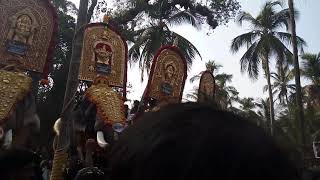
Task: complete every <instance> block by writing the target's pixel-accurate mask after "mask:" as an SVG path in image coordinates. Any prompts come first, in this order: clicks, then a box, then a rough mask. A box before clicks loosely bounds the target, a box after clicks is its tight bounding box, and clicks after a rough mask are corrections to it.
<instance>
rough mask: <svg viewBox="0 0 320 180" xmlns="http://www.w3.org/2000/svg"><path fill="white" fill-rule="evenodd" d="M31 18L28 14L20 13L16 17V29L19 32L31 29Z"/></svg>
mask: <svg viewBox="0 0 320 180" xmlns="http://www.w3.org/2000/svg"><path fill="white" fill-rule="evenodd" d="M31 25H32V20H31V18H30V17H29V16H28V15H25V14H24V15H21V16H19V17H18V19H17V30H18V31H21V32H30V31H31Z"/></svg>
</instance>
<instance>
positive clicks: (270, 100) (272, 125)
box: [264, 57, 274, 135]
mask: <svg viewBox="0 0 320 180" xmlns="http://www.w3.org/2000/svg"><path fill="white" fill-rule="evenodd" d="M264 65H265V72H266V76H267V81H268V91H269V108H270V134H271V135H273V134H274V107H273V94H272V89H271V78H270V69H269V62H268V57H266V59H265V62H264Z"/></svg>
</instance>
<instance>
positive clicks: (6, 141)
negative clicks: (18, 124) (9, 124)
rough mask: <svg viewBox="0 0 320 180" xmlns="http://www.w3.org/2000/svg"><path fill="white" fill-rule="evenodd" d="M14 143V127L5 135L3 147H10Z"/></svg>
mask: <svg viewBox="0 0 320 180" xmlns="http://www.w3.org/2000/svg"><path fill="white" fill-rule="evenodd" d="M11 144H12V129H10V130H8V131H7V133H6V134H5V137H4V143H3V147H5V148H10V146H11Z"/></svg>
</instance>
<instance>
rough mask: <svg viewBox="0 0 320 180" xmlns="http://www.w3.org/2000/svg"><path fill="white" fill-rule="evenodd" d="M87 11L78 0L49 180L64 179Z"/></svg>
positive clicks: (83, 3) (84, 2) (84, 0)
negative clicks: (59, 123) (59, 124)
mask: <svg viewBox="0 0 320 180" xmlns="http://www.w3.org/2000/svg"><path fill="white" fill-rule="evenodd" d="M87 9H88V0H80V5H79V13H78V18H77V26H76V30H75V34H74V40H73V42H72V56H71V61H70V66H69V74H68V81H67V87H66V92H65V96H64V103H63V111H64V110H65V108H67V110H66V111H65V112H64V114H63V115H62V117H61V129H60V135H59V136H57V149H56V150H55V154H54V159H53V162H54V163H53V166H52V173H51V177H50V179H51V180H62V179H64V177H63V176H64V172H63V171H64V170H63V168H64V167H65V166H66V163H67V157H68V154H67V151H68V147H69V145H70V137H72V124H73V123H72V122H71V121H72V120H71V118H70V114H71V111H72V108H70V107H67V106H68V104H69V102H70V101H71V100H72V97H73V94H74V93H75V92H76V91H77V88H78V84H79V81H78V74H79V66H80V57H81V51H82V42H83V33H84V31H83V28H82V27H83V26H84V25H85V24H86V23H87ZM71 139H72V138H71Z"/></svg>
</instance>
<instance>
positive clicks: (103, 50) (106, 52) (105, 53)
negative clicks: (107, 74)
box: [94, 43, 112, 64]
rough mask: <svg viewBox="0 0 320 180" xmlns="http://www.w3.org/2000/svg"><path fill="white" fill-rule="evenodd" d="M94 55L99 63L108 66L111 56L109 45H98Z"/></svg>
mask: <svg viewBox="0 0 320 180" xmlns="http://www.w3.org/2000/svg"><path fill="white" fill-rule="evenodd" d="M94 51H95V54H96V56H97V58H98V59H99V60H100V61H103V63H106V64H109V63H110V62H109V61H110V60H111V56H112V49H111V47H110V46H109V45H107V44H104V43H98V44H97V45H96V46H95V50H94Z"/></svg>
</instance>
